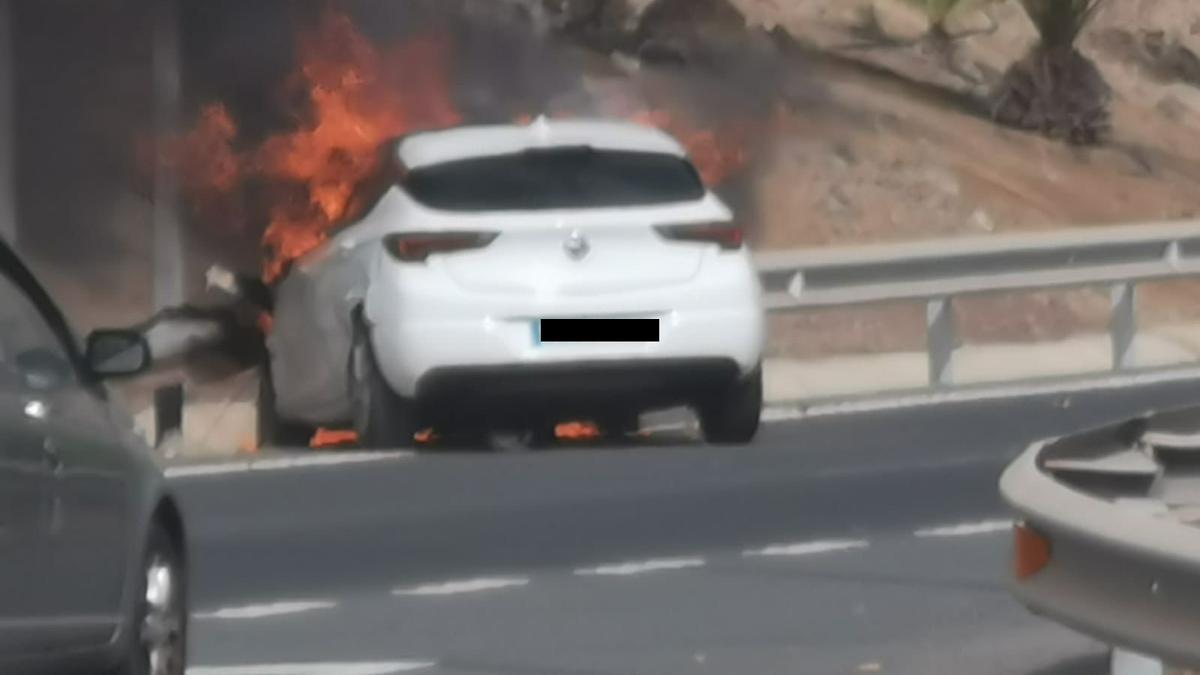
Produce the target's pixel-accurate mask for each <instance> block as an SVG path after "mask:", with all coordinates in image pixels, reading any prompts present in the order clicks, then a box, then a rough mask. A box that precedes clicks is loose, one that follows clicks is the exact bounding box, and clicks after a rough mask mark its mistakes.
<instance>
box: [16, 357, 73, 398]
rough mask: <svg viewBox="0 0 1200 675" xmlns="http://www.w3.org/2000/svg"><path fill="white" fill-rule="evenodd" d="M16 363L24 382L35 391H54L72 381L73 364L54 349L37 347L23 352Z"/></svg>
mask: <svg viewBox="0 0 1200 675" xmlns="http://www.w3.org/2000/svg"><path fill="white" fill-rule="evenodd" d="M16 363H17V370H18V371H19V372H20V375H21V380H22V382H23V383H24V384H25V386H26V387H28V388H29V389H31V390H33V391H39V392H50V391H54V390H56V389H59V388H60V387H62V386H63V385H65V384H66V383H67V382H69V381H70V379H71V364H70V363H68V362H67V360H66V359H64V358H63V357H62V356H61V355H60V354H59V353H58V352H56V351H54V350H53V349H47V348H45V347H37V348H35V349H30V350H29V351H26V352H22V353H21V354H18V355H17V361H16Z"/></svg>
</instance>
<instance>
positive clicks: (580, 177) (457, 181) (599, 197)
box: [404, 148, 705, 211]
mask: <svg viewBox="0 0 1200 675" xmlns="http://www.w3.org/2000/svg"><path fill="white" fill-rule="evenodd" d="M404 186H405V188H406V189H407V190H408V192H409V194H411V195H412V197H413V199H416V200H417V201H418V202H420V203H422V204H424V205H426V206H429V207H431V208H435V209H440V210H446V211H534V210H545V209H576V208H600V207H620V206H645V205H651V204H669V203H675V202H684V201H694V200H697V199H700V198H702V197H703V196H704V194H705V188H704V183H703V181H702V180H701V179H700V176H699V174H698V173H697V172H696V169H695V167H693V166H692V164H691V163H690V162H688V161H687V160H685V159H683V158H681V157H676V156H672V155H666V154H659V153H648V152H614V151H598V150H593V149H590V148H555V149H551V150H530V151H526V152H522V153H519V154H511V155H500V156H496V157H480V158H474V159H468V160H460V161H455V162H447V163H445V164H438V165H434V166H430V167H425V168H422V169H417V170H414V171H412V172H410V173H409V174H408V175H407V176H406V177H405V179H404Z"/></svg>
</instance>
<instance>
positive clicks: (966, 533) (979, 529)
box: [913, 520, 1013, 538]
mask: <svg viewBox="0 0 1200 675" xmlns="http://www.w3.org/2000/svg"><path fill="white" fill-rule="evenodd" d="M1012 526H1013V521H1011V520H982V521H979V522H976V523H960V524H958V525H943V526H940V527H929V528H925V529H922V530H917V531H916V532H914V533H913V534H915V535H917V536H918V537H923V538H929V537H970V536H974V535H977V534H992V533H995V532H1004V531H1007V530H1011V529H1012Z"/></svg>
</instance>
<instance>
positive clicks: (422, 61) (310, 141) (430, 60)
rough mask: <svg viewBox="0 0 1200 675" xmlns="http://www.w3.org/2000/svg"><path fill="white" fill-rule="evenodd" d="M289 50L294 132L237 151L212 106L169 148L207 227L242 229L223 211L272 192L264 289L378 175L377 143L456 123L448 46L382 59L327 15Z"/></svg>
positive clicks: (227, 119) (418, 44)
mask: <svg viewBox="0 0 1200 675" xmlns="http://www.w3.org/2000/svg"><path fill="white" fill-rule="evenodd" d="M296 43H297V53H298V57H299V65H298V67H297V70H296V72H295V73H293V75H292V77H291V78H290V84H291V86H293V87H298V88H300V89H301V90H302V92H303V94H304V98H305V99H306V103H307V108H308V109H307V110H306V111H304V113H303V114H297V118H298V119H301V120H302V121H301V122H300V123H299V124H298V125H297V128H295V129H293V130H290V131H287V132H283V133H279V134H276V135H273V136H271V137H269V138H267V139H266V140H264V141H263V142H262V143H261V144H259V145H258V147H256V148H251V149H249V150H247V151H244V152H238V151H237V150H235V148H234V144H235V140H236V138H237V135H238V127H237V124H236V122H235V121H234V119H233V117H232V116H231V115H230V113H229V111H228V110H227V109H226V108H225V106H223V105H221V104H213V105H210V106H207V107H206V108H205V109H204V110H203V111H202V112H201V115H200V118H199V121H198V123H197V124H196V126H195V127H194V128H193V129H192V130H191V131H190V132H188V133H187V134H185V135H184V136H183V137H182V138H181V139H177V140H176V141H175V142H173V143H169V144H168V148H167V153H168V155H169V156H170V158H171V159H173V160H174V161H173V164H174V165H175V166H176V167H177V169H178V171H179V174H180V179H181V182H182V184H183V189H184V194H185V196H186V197H187V199H188V201H189V203H190V204H192V205H193V207H194V208H195V209H196V211H197V215H199V216H200V218H201V219H202V220H203V221H205V222H213V221H216V220H218V219H221V218H223V219H225V222H230V221H233V222H244V220H245V216H244V214H242V213H240V212H238V211H237V210H236V209H233V208H231V207H230V206H229V205H231V204H237V200H238V199H239V198H240V194H239V193H238V191H239V190H240V188H242V187H243V186H244V184H245V181H246V180H247V179H250V178H261V179H265V182H266V183H267V184H269V185H271V186H272V187H273V188H274V191H273V194H272V197H271V203H270V205H269V207H268V219H269V222H268V224H267V228H266V232H265V234H264V235H263V245H264V247H265V248H266V250H267V255H268V257H267V260H266V262H265V264H264V270H263V277H264V279H265V280H266V281H268V282H270V281H273V280H275V279H276V278H277V277H278V276H279V275H280V274H281V273H282V272H283V270H284V269H286V267H287V264H288V263H289V262H291V261H292V260H295V259H297V258H299V257H301V256H303V255H305V254H306V253H308V252H309V251H311V250H313V249H314V248H315V247H317V246H319V245H320V244H321V242H322V241H324V240H325V238H326V237H328V236H329V233H330V231H331V230H332V229H334V228H335V227H336V226H337V225H338V224H340V223H341V222H342V221H343V220H344V219H345V217H346V216H347V212H348V208H349V205H350V203H351V199H352V197H353V195H354V193H355V191H356V189H357V188H358V187H359V186H360V185H361V184H362V183H363V182H364V181H365V180H366V179H368V178H369V177H370V176H371V175H372V174H373V173H374V172H375V171H376V169H377V168H378V166H379V161H380V155H379V148H380V147H381V146H382V144H383V143H385V142H386V141H387V140H389V139H392V138H395V137H397V136H401V135H404V134H406V133H409V132H412V131H415V130H421V129H432V128H441V127H447V126H453V125H456V124H459V123H460V122H461V116H460V115H459V113H458V111H457V110H456V109H455V107H454V105H453V103H452V100H451V96H450V87H449V82H450V75H449V69H448V66H449V62H448V55H447V50H446V45H445V43H444V41H443V40H442V39H440V38H438V37H437V36H424V37H421V38H418V39H414V40H411V41H409V42H406V43H404V44H401V45H399V46H397V47H395V48H392V49H389V50H385V51H380V50H377V49H376V48H375V47H374V46H373V45H371V44H370V42H368V41H367V39H366V38H365V37H364V36H363V35H362V34H361V33H359V31H358V30H357V29H356V28H355V26H354V24H353V23H352V22H351V21H350V18H349V17H348V16H346V15H344V14H340V13H336V12H332V11H331V12H327V13H326V14H324V16H323V17H322V20H321V22H320V24H319V25H318V26H316V27H315V28H314V29H312V30H309V31H305V32H302V33H301V34H300V35H299V36H298V37H297V40H296ZM213 205H221V207H220V208H215V207H214V206H213Z"/></svg>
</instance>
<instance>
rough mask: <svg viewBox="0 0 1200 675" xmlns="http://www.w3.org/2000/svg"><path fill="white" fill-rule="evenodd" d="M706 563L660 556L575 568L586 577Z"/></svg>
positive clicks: (640, 572)
mask: <svg viewBox="0 0 1200 675" xmlns="http://www.w3.org/2000/svg"><path fill="white" fill-rule="evenodd" d="M705 564H706V563H705V560H704V558H660V559H657V560H643V561H640V562H627V563H619V564H616V565H601V566H599V567H587V568H583V569H577V570H575V574H576V575H577V576H585V577H591V576H605V577H609V576H611V577H624V576H632V575H635V574H649V573H650V572H665V571H669V570H685V569H693V568H696V567H704V565H705Z"/></svg>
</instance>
